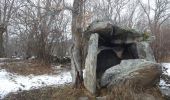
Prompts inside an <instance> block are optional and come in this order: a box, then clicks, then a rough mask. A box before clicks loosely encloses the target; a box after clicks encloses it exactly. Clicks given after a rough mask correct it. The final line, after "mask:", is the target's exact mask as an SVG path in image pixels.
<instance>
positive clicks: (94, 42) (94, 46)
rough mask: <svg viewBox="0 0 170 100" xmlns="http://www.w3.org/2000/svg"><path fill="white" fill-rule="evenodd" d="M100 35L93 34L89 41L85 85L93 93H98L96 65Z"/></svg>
mask: <svg viewBox="0 0 170 100" xmlns="http://www.w3.org/2000/svg"><path fill="white" fill-rule="evenodd" d="M98 38H99V36H98V34H97V33H95V34H92V35H91V37H90V40H89V47H88V54H87V57H86V61H85V78H84V85H85V87H86V89H87V90H89V91H90V92H91V93H93V94H94V93H95V92H96V64H97V52H98Z"/></svg>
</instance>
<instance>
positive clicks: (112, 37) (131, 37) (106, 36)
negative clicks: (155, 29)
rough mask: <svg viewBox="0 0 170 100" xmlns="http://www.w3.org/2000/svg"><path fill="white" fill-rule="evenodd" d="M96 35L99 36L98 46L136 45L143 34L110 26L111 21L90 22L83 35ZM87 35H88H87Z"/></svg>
mask: <svg viewBox="0 0 170 100" xmlns="http://www.w3.org/2000/svg"><path fill="white" fill-rule="evenodd" d="M87 33H90V34H93V33H98V34H99V36H100V38H99V39H100V41H99V45H102V44H103V42H105V43H108V42H110V43H113V44H123V43H126V44H129V43H136V42H139V41H142V40H143V34H142V33H140V32H137V31H135V30H129V29H123V28H120V27H118V26H116V25H113V24H112V21H104V20H98V21H94V22H92V23H91V24H90V25H89V27H88V28H87V30H86V31H85V34H87ZM87 35H89V34H87Z"/></svg>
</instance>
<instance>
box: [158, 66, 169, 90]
mask: <svg viewBox="0 0 170 100" xmlns="http://www.w3.org/2000/svg"><path fill="white" fill-rule="evenodd" d="M162 71H163V73H162V74H163V75H167V77H170V63H162ZM159 86H160V87H161V88H162V89H165V88H168V87H170V84H169V83H167V82H166V81H165V80H163V79H160V82H159Z"/></svg>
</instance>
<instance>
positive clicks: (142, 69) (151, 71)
mask: <svg viewBox="0 0 170 100" xmlns="http://www.w3.org/2000/svg"><path fill="white" fill-rule="evenodd" d="M161 73H162V70H161V66H160V65H159V64H157V63H155V62H151V61H147V60H144V59H134V60H132V59H130V60H122V61H121V63H120V64H119V65H116V66H113V67H111V68H109V69H108V70H106V71H105V73H104V74H103V76H102V78H101V81H100V85H101V86H102V87H104V86H107V85H108V86H114V85H119V84H125V82H126V81H127V82H131V83H132V84H135V85H140V86H144V87H145V86H150V85H155V84H156V82H157V80H159V77H160V75H161Z"/></svg>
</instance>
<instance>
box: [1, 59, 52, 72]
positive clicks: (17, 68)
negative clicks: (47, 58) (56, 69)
mask: <svg viewBox="0 0 170 100" xmlns="http://www.w3.org/2000/svg"><path fill="white" fill-rule="evenodd" d="M1 68H3V69H6V70H7V71H8V72H11V73H17V74H20V75H30V74H34V75H42V74H50V73H52V72H53V69H52V68H51V66H50V65H45V64H44V63H36V62H26V61H21V62H8V63H5V64H4V65H2V66H1Z"/></svg>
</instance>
